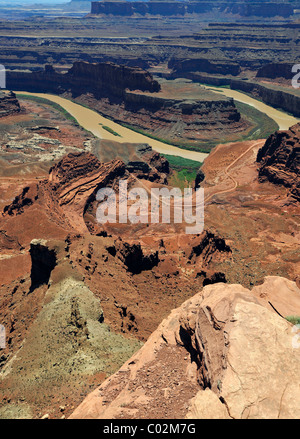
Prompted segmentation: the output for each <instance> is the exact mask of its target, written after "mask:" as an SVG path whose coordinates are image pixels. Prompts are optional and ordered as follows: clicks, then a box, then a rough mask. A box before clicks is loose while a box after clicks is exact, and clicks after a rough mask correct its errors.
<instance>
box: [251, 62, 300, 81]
mask: <svg viewBox="0 0 300 439" xmlns="http://www.w3.org/2000/svg"><path fill="white" fill-rule="evenodd" d="M293 65H294V64H293V63H270V64H266V65H264V66H262V67H261V68H259V69H258V71H257V74H256V77H257V78H269V79H277V78H284V79H290V80H292V77H293V76H294V75H295V73H292V67H293Z"/></svg>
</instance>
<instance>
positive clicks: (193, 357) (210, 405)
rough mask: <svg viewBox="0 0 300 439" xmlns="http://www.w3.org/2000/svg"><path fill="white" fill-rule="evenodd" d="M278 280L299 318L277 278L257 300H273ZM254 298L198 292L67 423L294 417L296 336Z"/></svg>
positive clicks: (224, 290) (234, 288)
mask: <svg viewBox="0 0 300 439" xmlns="http://www.w3.org/2000/svg"><path fill="white" fill-rule="evenodd" d="M277 280H278V281H280V282H281V283H280V286H281V290H280V293H281V295H282V297H284V298H285V300H286V301H288V300H289V299H291V298H293V300H294V306H295V307H294V313H295V314H298V315H299V313H300V290H299V289H298V288H297V287H296V285H295V284H294V283H292V284H293V290H291V289H290V288H288V285H287V283H285V282H284V280H281V278H277V277H273V278H271V279H269V278H267V279H266V281H265V283H266V285H265V284H263V285H262V287H261V288H262V289H264V293H265V294H269V296H272V294H273V291H274V287H275V286H278V285H279V284H278V283H277ZM261 288H260V292H262V291H261ZM253 292H254V291H252V292H250V291H249V290H247V289H245V288H243V287H242V286H240V285H226V284H222V283H219V284H217V285H209V286H206V287H204V288H203V290H202V291H201V292H200V293H198V294H196V295H195V296H193V297H192V298H191V299H189V300H187V301H186V302H184V303H183V305H182V306H181V307H180V308H177V309H175V310H173V311H172V312H171V314H170V315H169V317H168V318H167V319H165V320H164V321H163V322H162V323H161V324H160V326H159V327H158V328H157V330H156V331H155V332H154V333H153V334H152V335H151V336H150V337H149V339H148V341H147V342H146V344H145V345H144V346H143V347H142V348H141V349H140V350H139V351H138V352H137V353H136V354H135V355H134V356H133V357H132V358H130V359H129V360H128V361H127V362H126V363H125V364H124V366H123V367H121V369H120V370H119V371H118V372H117V373H116V374H115V375H113V376H111V377H110V378H109V379H107V380H106V381H105V382H104V383H103V384H102V385H101V386H100V387H99V388H98V389H96V390H95V391H94V392H93V393H91V394H90V395H89V396H88V397H87V398H86V399H85V400H84V401H83V402H82V403H81V404H80V406H79V407H78V408H77V409H76V410H75V411H74V412H73V414H72V415H71V418H73V419H75V418H98V419H99V418H101V419H107V418H108V419H111V418H113V419H120V418H133V419H140V418H148V419H154V418H162V419H168V418H171V419H174V418H175V419H180V418H181V419H182V418H192V419H195V418H202V419H203V418H226V419H230V418H233V419H241V418H242V419H245V418H250V419H251V418H252V419H253V418H268V419H271V418H297V417H299V415H300V411H299V398H300V397H299V384H300V383H299V373H298V371H299V366H298V365H299V360H300V350H299V348H298V349H297V348H296V347H297V346H296V345H295V342H296V337H297V335H296V334H295V332H294V330H293V326H292V324H290V323H289V322H288V321H287V320H285V318H283V317H281V316H279V315H278V313H276V312H275V311H274V310H273V309H267V308H266V307H265V306H264V305H263V304H262V303H261V302H260V301H259V300H258V299H257V298H256V297H255V296H256V295H255V294H253ZM291 296H292V297H291Z"/></svg>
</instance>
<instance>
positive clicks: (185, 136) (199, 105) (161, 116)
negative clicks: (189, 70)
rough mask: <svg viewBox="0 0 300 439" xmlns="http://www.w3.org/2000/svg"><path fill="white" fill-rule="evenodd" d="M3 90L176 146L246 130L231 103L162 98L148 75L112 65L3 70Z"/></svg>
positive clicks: (223, 100) (154, 82)
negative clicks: (79, 110)
mask: <svg viewBox="0 0 300 439" xmlns="http://www.w3.org/2000/svg"><path fill="white" fill-rule="evenodd" d="M7 86H8V87H9V88H10V89H13V90H26V91H30V92H42V93H54V94H59V95H64V96H65V97H67V98H72V99H76V100H77V101H78V102H79V103H81V104H84V105H87V106H89V107H90V108H93V109H95V110H97V111H98V112H99V113H101V114H103V115H104V116H109V117H110V118H112V119H113V120H115V121H116V122H119V123H123V124H128V123H129V124H130V126H131V127H133V128H136V129H142V130H145V131H148V132H150V133H151V134H153V135H156V136H158V137H160V138H164V139H175V140H176V141H180V142H182V141H183V142H189V141H193V142H197V141H202V140H205V139H208V138H209V139H211V138H215V137H217V136H218V135H219V134H218V133H220V132H222V133H223V135H225V136H227V135H231V134H233V133H236V132H242V131H243V130H244V129H245V124H244V121H242V120H241V116H240V113H239V112H238V111H237V109H236V107H235V105H234V101H233V99H230V98H226V97H221V98H220V99H216V98H215V97H213V98H212V99H210V98H209V97H199V98H195V99H191V98H189V99H187V98H186V97H183V98H176V99H174V98H172V97H171V98H169V97H164V95H163V93H161V94H160V93H158V92H159V90H160V88H161V86H160V84H159V83H158V82H157V81H155V80H154V79H153V78H152V76H151V75H150V73H148V72H146V71H144V70H142V69H139V68H136V69H134V68H130V67H125V66H117V65H115V64H112V63H100V64H88V63H85V62H77V63H75V64H74V65H73V67H72V68H71V69H69V71H68V72H67V73H65V74H61V73H57V72H56V71H55V70H54V69H53V67H52V66H49V65H48V66H46V68H45V70H44V71H40V72H32V73H27V72H15V71H14V72H8V73H7ZM171 96H172V95H171Z"/></svg>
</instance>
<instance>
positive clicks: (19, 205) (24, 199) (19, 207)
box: [3, 185, 38, 215]
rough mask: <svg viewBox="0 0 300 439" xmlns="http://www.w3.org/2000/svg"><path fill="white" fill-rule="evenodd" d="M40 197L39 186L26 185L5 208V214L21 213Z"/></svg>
mask: <svg viewBox="0 0 300 439" xmlns="http://www.w3.org/2000/svg"><path fill="white" fill-rule="evenodd" d="M37 199H38V186H37V185H32V186H26V187H24V189H23V190H22V192H21V194H20V195H17V196H16V197H15V198H14V200H13V202H12V203H11V204H9V205H7V206H5V207H4V209H3V215H20V214H21V213H23V212H24V209H25V208H26V207H28V206H31V205H32V204H33V203H34V201H36V200H37Z"/></svg>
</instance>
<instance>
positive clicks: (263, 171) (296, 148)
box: [257, 124, 300, 201]
mask: <svg viewBox="0 0 300 439" xmlns="http://www.w3.org/2000/svg"><path fill="white" fill-rule="evenodd" d="M257 162H258V163H259V177H260V180H261V181H264V180H266V179H267V180H269V181H271V182H272V183H274V184H280V185H283V186H285V187H287V188H289V192H290V194H291V196H292V197H293V198H295V199H296V200H297V201H300V124H296V125H294V126H292V127H291V128H290V129H289V130H288V131H276V133H274V134H272V135H271V136H270V137H269V138H268V139H267V140H266V142H265V144H264V146H263V147H262V148H261V149H260V150H259V151H258V155H257Z"/></svg>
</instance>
